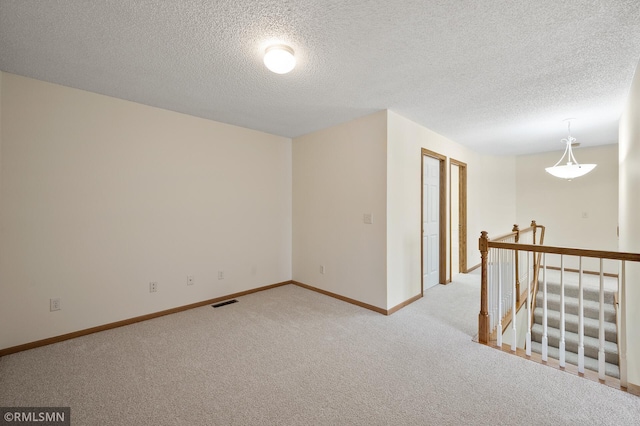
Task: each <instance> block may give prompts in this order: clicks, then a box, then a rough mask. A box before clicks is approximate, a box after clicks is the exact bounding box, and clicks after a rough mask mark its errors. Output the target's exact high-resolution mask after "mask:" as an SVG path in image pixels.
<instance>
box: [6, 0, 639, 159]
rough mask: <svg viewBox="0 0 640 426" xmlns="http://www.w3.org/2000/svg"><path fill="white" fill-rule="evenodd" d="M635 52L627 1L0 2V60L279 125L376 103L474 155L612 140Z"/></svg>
mask: <svg viewBox="0 0 640 426" xmlns="http://www.w3.org/2000/svg"><path fill="white" fill-rule="evenodd" d="M276 41H277V42H284V43H286V44H289V45H290V46H291V47H292V48H293V49H294V50H295V52H296V57H297V61H298V65H297V67H296V68H295V69H294V70H293V71H292V72H291V73H290V74H287V75H277V74H273V73H271V72H269V71H268V70H267V69H266V68H265V67H264V66H263V64H262V53H263V51H264V48H265V47H266V46H267V45H268V44H270V43H272V42H276ZM639 59H640V1H638V0H617V1H604V0H601V1H597V0H591V1H589V0H575V1H574V0H565V1H559V0H535V1H530V0H526V1H523V0H521V1H513V0H502V1H498V0H482V1H472V0H467V1H464V0H423V1H417V0H415V1H411V0H392V1H389V0H351V1H346V0H337V1H336V0H331V1H318V0H300V1H269V0H232V1H229V0H218V1H211V0H191V1H185V0H138V1H132V0H126V1H125V0H123V1H105V0H102V1H98V0H91V1H80V0H75V1H71V0H69V1H65V0H57V1H33V0H15V1H11V0H0V70H2V71H7V72H10V73H15V74H20V75H24V76H28V77H33V78H37V79H40V80H45V81H50V82H54V83H58V84H62V85H66V86H71V87H76V88H80V89H85V90H89V91H92V92H97V93H102V94H106V95H110V96H114V97H118V98H122V99H128V100H131V101H135V102H140V103H143V104H148V105H153V106H157V107H161V108H166V109H169V110H174V111H179V112H183V113H187V114H191V115H195V116H199V117H204V118H208V119H213V120H216V121H222V122H226V123H231V124H235V125H239V126H243V127H248V128H252V129H257V130H261V131H265V132H269V133H274V134H278V135H283V136H288V137H296V136H299V135H302V134H305V133H309V132H312V131H315V130H319V129H323V128H326V127H329V126H332V125H335V124H338V123H342V122H345V121H349V120H351V119H354V118H356V117H360V116H363V115H365V114H368V113H371V112H374V111H378V110H380V109H385V108H388V109H391V110H393V111H395V112H397V113H398V114H400V115H402V116H404V117H406V118H409V119H411V120H413V121H415V122H417V123H419V124H421V125H423V126H425V127H428V128H429V129H431V130H434V131H436V132H438V133H440V134H442V135H444V136H446V137H448V138H450V139H452V140H454V141H457V142H459V143H461V144H463V145H466V146H468V147H470V148H472V149H474V150H476V151H479V152H483V153H492V154H523V153H531V152H540V151H549V150H560V149H562V145H561V144H560V138H562V137H564V136H565V133H566V132H565V124H564V123H563V122H562V120H563V119H564V118H567V117H576V118H577V119H578V120H577V121H576V122H575V123H574V124H573V126H572V128H573V130H574V131H573V134H574V136H575V137H576V138H577V139H578V142H580V143H581V144H582V146H585V145H602V144H607V143H615V142H617V121H618V118H619V117H620V114H621V111H622V107H623V105H624V102H625V100H626V97H627V93H628V90H629V86H630V83H631V79H632V77H633V72H634V70H635V68H636V66H637V64H638V60H639Z"/></svg>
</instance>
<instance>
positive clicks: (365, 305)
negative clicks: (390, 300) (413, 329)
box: [291, 281, 389, 315]
mask: <svg viewBox="0 0 640 426" xmlns="http://www.w3.org/2000/svg"><path fill="white" fill-rule="evenodd" d="M291 283H292V284H295V285H297V286H299V287H302V288H306V289H307V290H311V291H315V292H316V293H320V294H324V295H325V296H330V297H333V298H334V299H338V300H342V301H343V302H347V303H351V304H352V305H356V306H360V307H361V308H365V309H369V310H370V311H374V312H377V313H379V314H382V315H389V311H388V310H386V309H382V308H378V307H377V306H373V305H369V304H368V303H364V302H360V301H358V300H355V299H350V298H348V297H345V296H341V295H339V294H336V293H331V292H330V291H326V290H321V289H319V288H316V287H313V286H310V285H307V284H303V283H301V282H298V281H291Z"/></svg>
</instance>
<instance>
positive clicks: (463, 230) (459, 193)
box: [449, 158, 467, 279]
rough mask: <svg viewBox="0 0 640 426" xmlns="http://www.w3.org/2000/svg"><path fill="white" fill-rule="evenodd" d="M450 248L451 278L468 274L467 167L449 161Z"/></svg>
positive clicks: (458, 162)
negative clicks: (460, 274) (459, 274)
mask: <svg viewBox="0 0 640 426" xmlns="http://www.w3.org/2000/svg"><path fill="white" fill-rule="evenodd" d="M449 176H450V179H451V181H450V186H449V188H450V192H449V215H450V217H449V223H450V224H451V227H450V228H449V232H450V234H449V241H451V245H450V246H449V248H450V250H451V252H450V253H449V256H450V258H451V263H450V264H449V266H450V268H451V269H450V271H449V276H450V277H451V279H453V275H454V274H458V273H466V272H467V165H466V163H463V162H462V161H458V160H454V159H453V158H452V159H450V160H449Z"/></svg>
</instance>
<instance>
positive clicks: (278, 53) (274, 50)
mask: <svg viewBox="0 0 640 426" xmlns="http://www.w3.org/2000/svg"><path fill="white" fill-rule="evenodd" d="M264 64H265V65H266V67H267V68H269V70H270V71H273V72H275V73H276V74H286V73H288V72H289V71H291V70H292V69H293V67H295V66H296V58H295V57H294V56H293V49H292V48H290V47H289V46H285V45H283V44H277V45H275V46H269V47H267V49H266V50H265V51H264Z"/></svg>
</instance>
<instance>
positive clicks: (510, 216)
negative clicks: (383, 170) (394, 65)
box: [387, 111, 515, 307]
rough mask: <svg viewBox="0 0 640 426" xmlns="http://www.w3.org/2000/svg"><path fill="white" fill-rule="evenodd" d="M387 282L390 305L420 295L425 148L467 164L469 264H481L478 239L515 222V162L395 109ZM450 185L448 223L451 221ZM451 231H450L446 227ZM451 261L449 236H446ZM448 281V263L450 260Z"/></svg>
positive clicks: (390, 155)
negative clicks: (471, 147)
mask: <svg viewBox="0 0 640 426" xmlns="http://www.w3.org/2000/svg"><path fill="white" fill-rule="evenodd" d="M387 135H388V136H387V151H388V157H387V200H388V202H387V283H388V289H387V292H388V296H387V297H388V302H387V304H388V306H389V307H393V306H396V305H397V304H399V303H402V302H404V301H405V300H407V299H409V298H411V297H413V296H416V295H417V294H420V288H421V283H420V281H421V276H420V262H421V259H420V229H421V224H420V222H421V218H420V211H421V210H420V173H421V161H422V157H421V150H422V148H426V149H428V150H430V151H434V152H436V153H438V154H441V155H444V156H446V157H447V167H446V170H447V180H448V179H449V177H448V174H449V163H448V162H449V159H451V158H453V159H455V160H458V161H462V162H464V163H466V164H467V173H468V194H467V202H468V205H467V265H468V266H469V267H471V266H474V265H476V264H478V263H480V254H479V252H478V237H479V236H480V232H481V231H483V230H486V231H488V232H489V233H490V234H500V233H505V232H508V231H510V230H511V226H512V225H513V223H514V222H513V221H514V219H515V179H514V176H515V160H514V158H513V157H492V156H483V155H479V154H477V153H475V152H473V151H470V150H469V149H467V148H465V147H463V146H462V145H460V144H458V143H455V142H453V141H451V140H449V139H447V138H445V137H443V136H441V135H439V134H437V133H435V132H433V131H431V130H429V129H427V128H425V127H422V126H420V125H418V124H416V123H414V122H412V121H410V120H408V119H406V118H404V117H402V116H400V115H398V114H396V113H394V112H393V111H389V112H388V129H387ZM448 188H449V184H448V183H447V202H446V205H447V221H448V220H449V212H448V208H449V200H448V197H449V189H448ZM447 229H448V227H447ZM446 238H447V258H448V254H449V247H450V241H449V233H448V232H447V235H446ZM447 277H448V278H450V277H449V262H447Z"/></svg>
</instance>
